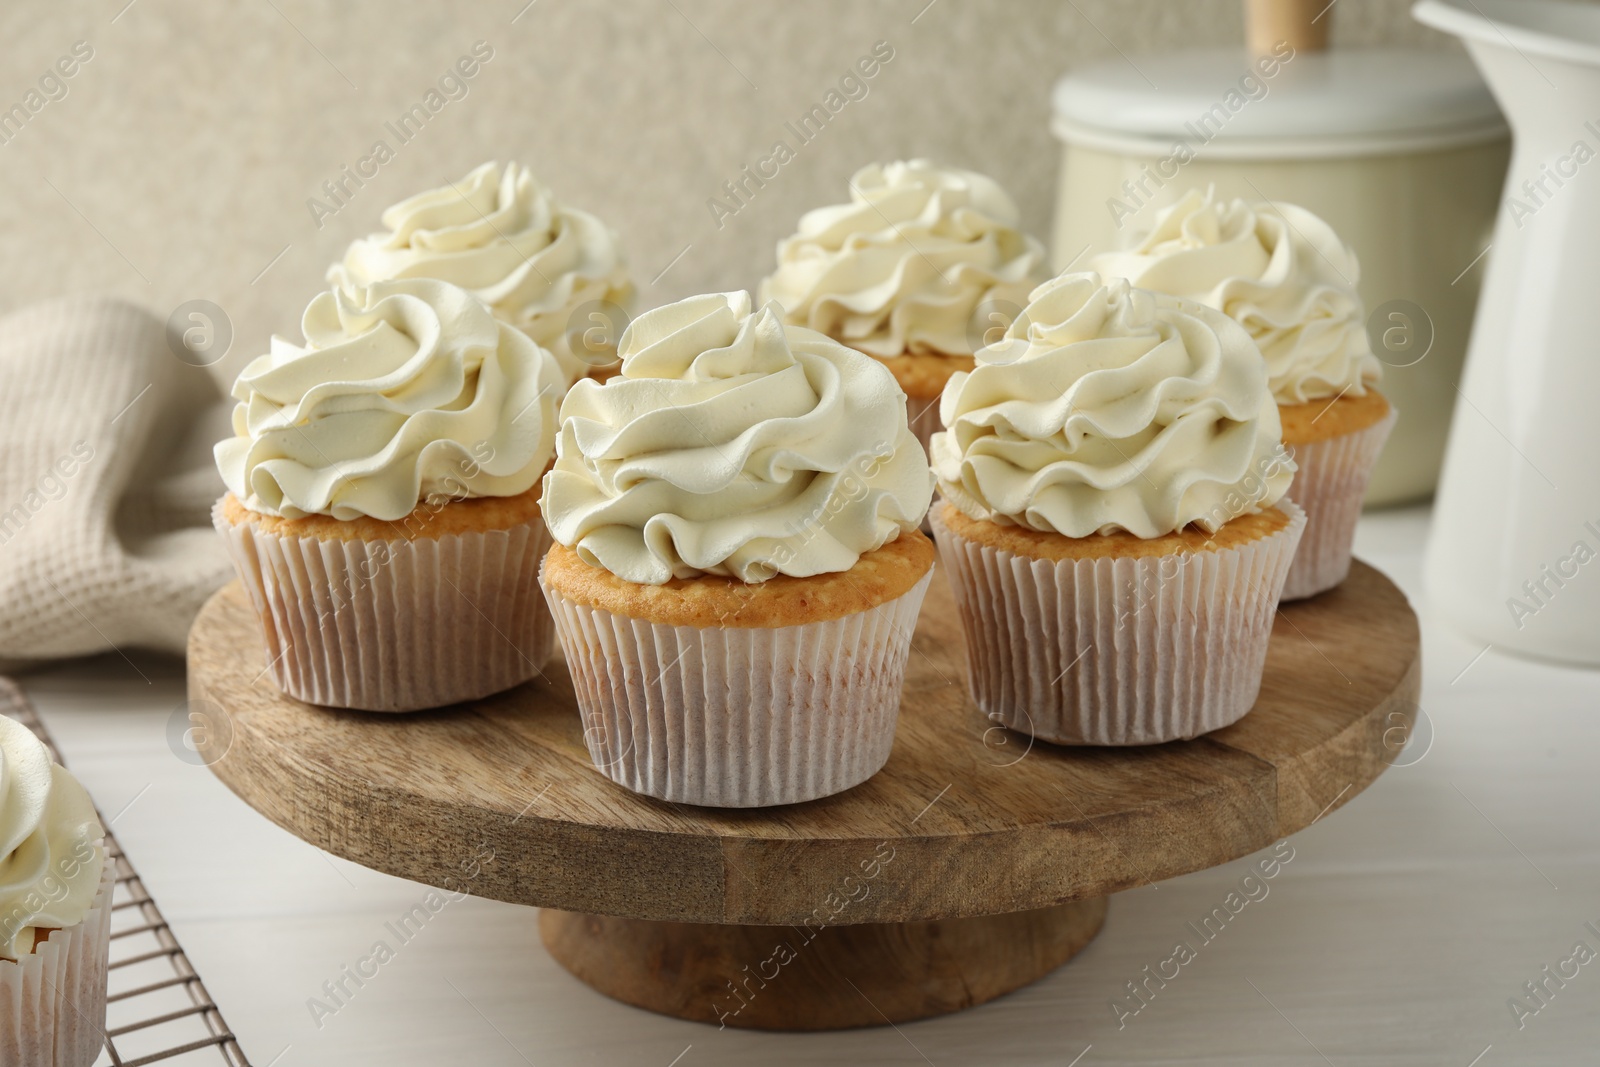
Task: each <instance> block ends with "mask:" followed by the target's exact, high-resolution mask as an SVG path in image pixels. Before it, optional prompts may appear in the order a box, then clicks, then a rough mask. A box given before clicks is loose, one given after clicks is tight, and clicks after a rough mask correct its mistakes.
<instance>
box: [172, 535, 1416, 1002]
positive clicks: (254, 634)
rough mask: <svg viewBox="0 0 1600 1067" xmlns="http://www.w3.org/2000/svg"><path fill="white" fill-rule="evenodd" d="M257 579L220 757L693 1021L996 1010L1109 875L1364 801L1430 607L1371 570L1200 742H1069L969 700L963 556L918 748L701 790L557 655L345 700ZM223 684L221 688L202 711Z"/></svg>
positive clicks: (927, 618) (320, 818) (1164, 873)
mask: <svg viewBox="0 0 1600 1067" xmlns="http://www.w3.org/2000/svg"><path fill="white" fill-rule="evenodd" d="M262 648H263V646H262V642H261V636H260V633H259V630H258V628H257V624H256V621H255V618H254V617H253V615H252V614H251V612H250V609H249V607H248V606H247V604H246V601H245V597H244V594H243V592H242V591H241V589H240V587H239V586H238V585H237V584H234V585H230V586H228V587H227V588H225V589H223V590H222V591H221V592H219V593H217V595H216V596H214V597H213V598H212V599H211V601H210V603H209V604H207V605H206V607H205V609H204V610H203V611H202V612H201V614H200V616H199V619H198V620H197V621H196V623H195V626H194V630H193V633H192V634H191V636H190V639H189V689H190V697H191V700H193V701H209V702H211V703H212V704H214V705H216V706H217V707H218V708H220V709H221V711H222V712H223V713H225V714H222V715H220V716H218V719H217V725H216V727H214V728H213V729H211V730H208V731H206V732H205V740H204V744H203V745H202V752H203V754H204V755H205V756H206V757H207V759H208V760H209V761H210V762H211V765H212V769H213V770H214V771H215V772H216V774H217V775H218V776H219V777H220V778H221V779H222V780H223V781H224V782H226V783H227V784H228V786H229V787H230V788H232V789H233V791H234V792H236V793H237V794H239V796H240V797H242V798H244V800H245V801H246V802H247V803H249V804H250V805H252V806H253V807H255V808H256V809H257V810H258V811H260V812H262V813H263V814H264V815H266V816H267V817H268V818H270V819H272V820H273V821H274V822H276V823H277V824H278V825H280V826H282V827H284V828H286V829H288V830H290V831H291V832H293V833H295V834H297V835H299V836H300V837H302V838H304V839H305V840H307V841H309V842H311V843H312V844H315V845H317V846H318V847H320V848H324V849H326V850H328V851H330V852H333V853H336V854H338V855H341V856H345V857H347V858H349V859H351V860H354V861H355V862H357V863H361V864H364V865H366V866H368V867H373V868H376V869H378V870H382V871H388V872H390V873H392V874H396V875H400V876H402V877H405V878H411V879H415V880H417V881H420V882H426V883H428V884H431V885H436V886H443V887H445V888H447V889H451V890H456V891H461V892H468V893H472V894H474V895H478V896H484V897H493V898H496V899H499V900H507V901H513V902H516V903H519V904H533V905H538V906H540V907H542V908H545V909H547V910H545V911H544V912H542V913H541V915H540V931H541V933H542V934H543V937H544V942H545V945H546V947H547V948H548V949H549V951H550V954H551V955H552V956H554V957H555V958H556V959H557V960H558V961H560V963H561V964H562V965H563V966H565V967H566V968H567V969H568V970H569V971H571V972H572V973H573V974H574V975H576V976H577V977H579V978H580V979H582V980H583V981H585V982H587V983H589V984H590V985H591V986H593V987H595V988H596V989H598V990H600V991H601V992H603V993H606V994H608V995H610V996H612V997H615V998H617V999H618V1000H622V1001H626V1002H627V1003H629V1004H635V1005H638V1006H640V1007H643V1008H649V1009H651V1010H653V1011H658V1012H664V1013H666V1014H668V1015H675V1016H679V1017H682V1018H686V1019H697V1020H703V1021H706V1022H719V1021H720V1022H723V1023H726V1024H728V1025H732V1026H749V1027H762V1028H771V1029H795V1030H814V1029H833V1028H840V1027H850V1026H870V1025H877V1024H881V1023H885V1022H888V1021H891V1020H893V1021H896V1022H899V1021H902V1020H907V1019H916V1018H921V1017H924V1016H929V1015H937V1014H940V1013H943V1012H951V1011H958V1010H960V1009H962V1008H967V1007H971V1006H972V1005H974V1004H981V1003H983V1002H984V1001H986V1000H990V999H992V998H994V997H997V996H1000V995H1001V994H1003V993H1007V992H1009V991H1011V990H1013V989H1016V988H1018V987H1020V986H1022V985H1025V984H1027V983H1029V982H1032V981H1034V980H1035V979H1037V978H1039V977H1041V976H1043V975H1044V974H1046V973H1048V972H1049V971H1050V970H1052V969H1053V968H1055V967H1057V966H1059V965H1060V964H1062V963H1063V962H1065V961H1066V960H1068V959H1070V958H1071V957H1072V956H1073V955H1074V954H1075V953H1077V952H1078V951H1079V950H1080V949H1082V948H1083V947H1084V945H1085V944H1087V943H1088V941H1089V940H1090V939H1091V938H1093V937H1094V935H1095V933H1096V932H1097V931H1098V930H1099V929H1100V925H1101V923H1102V922H1103V921H1104V918H1105V913H1106V897H1107V895H1108V894H1111V893H1115V892H1117V891H1119V890H1123V889H1128V888H1131V887H1134V886H1140V885H1144V884H1146V883H1148V882H1154V881H1159V880H1160V879H1163V878H1170V877H1173V876H1175V875H1179V874H1184V873H1187V872H1190V871H1197V870H1201V869H1203V868H1207V867H1211V866H1215V865H1217V864H1220V863H1224V862H1226V861H1228V860H1231V859H1235V858H1237V857H1239V856H1244V855H1246V854H1248V853H1251V852H1254V851H1256V850H1257V849H1260V848H1262V847H1264V846H1266V845H1269V844H1271V843H1273V842H1274V841H1276V840H1278V839H1279V838H1281V837H1283V836H1285V835H1287V834H1290V833H1293V832H1294V831H1296V830H1299V829H1301V828H1302V827H1304V826H1306V825H1308V824H1309V823H1311V822H1313V821H1315V820H1316V819H1318V818H1319V817H1321V816H1322V815H1323V814H1325V813H1326V812H1327V811H1329V810H1331V809H1333V808H1336V807H1338V806H1339V805H1341V804H1343V803H1345V802H1346V801H1348V800H1349V799H1350V798H1351V797H1353V796H1354V795H1355V794H1356V793H1358V792H1359V791H1360V790H1361V789H1362V788H1363V787H1364V786H1366V785H1367V784H1368V783H1369V782H1371V781H1372V780H1373V779H1374V778H1376V777H1377V776H1378V775H1379V774H1380V773H1381V772H1382V771H1383V769H1384V767H1385V766H1386V765H1387V762H1388V761H1389V760H1392V759H1393V757H1394V755H1395V754H1396V752H1397V750H1398V747H1399V746H1400V745H1403V743H1404V740H1405V737H1406V735H1407V731H1408V730H1409V727H1410V725H1411V722H1412V717H1413V715H1414V713H1415V710H1416V704H1415V701H1416V697H1417V691H1418V686H1419V678H1420V666H1419V643H1418V633H1417V622H1416V617H1415V615H1414V614H1413V613H1412V611H1411V609H1410V607H1409V606H1408V605H1407V603H1406V600H1405V597H1404V596H1403V595H1402V594H1401V593H1400V591H1399V590H1398V589H1396V588H1395V587H1394V585H1393V584H1391V583H1390V582H1389V580H1388V579H1387V578H1385V577H1383V575H1381V574H1379V573H1378V572H1377V571H1375V570H1373V569H1372V568H1370V567H1368V566H1366V565H1364V564H1362V563H1359V562H1358V563H1356V564H1355V568H1354V570H1353V571H1352V572H1351V575H1350V578H1349V580H1348V581H1346V582H1345V584H1344V585H1343V586H1341V587H1340V588H1338V589H1336V590H1334V591H1333V592H1330V593H1327V594H1324V595H1323V596H1320V597H1317V598H1314V599H1312V600H1310V601H1306V602H1302V603H1298V604H1292V605H1288V606H1286V607H1285V608H1284V609H1283V610H1282V612H1281V613H1280V615H1279V617H1278V619H1277V623H1276V625H1275V627H1274V630H1273V634H1272V647H1271V651H1270V653H1269V655H1268V658H1267V669H1266V677H1265V679H1264V681H1263V683H1262V686H1261V697H1260V700H1259V701H1258V702H1257V704H1256V706H1255V708H1254V710H1253V711H1252V712H1251V713H1250V714H1249V715H1248V716H1246V717H1245V718H1244V719H1243V720H1242V721H1241V722H1239V723H1237V724H1236V725H1234V726H1231V727H1228V728H1227V729H1224V730H1219V731H1217V732H1216V733H1213V734H1210V735H1207V736H1206V737H1202V738H1199V739H1197V740H1195V741H1190V742H1183V743H1175V744H1168V745H1159V746H1155V747H1150V748H1138V749H1104V748H1101V749H1094V748H1064V747H1058V746H1054V745H1049V744H1045V743H1043V742H1030V739H1029V738H1027V737H1025V736H1022V735H1019V734H1014V733H1010V732H1007V731H1004V730H1002V729H1000V728H998V727H995V726H993V725H992V724H990V723H989V722H988V721H987V720H986V719H984V718H983V716H982V715H981V714H980V713H979V712H978V711H977V710H976V709H975V708H974V707H973V706H972V704H971V703H970V702H969V701H968V699H967V694H966V685H965V666H964V660H963V649H962V637H961V629H960V624H959V622H958V621H957V618H956V612H955V607H954V603H953V601H952V598H951V595H950V591H949V588H948V586H947V585H946V583H945V581H944V578H943V575H942V574H941V575H937V576H935V578H934V581H933V584H932V587H931V590H930V592H929V594H928V599H927V605H926V607H925V608H924V609H923V612H922V617H921V621H920V622H919V624H918V627H917V633H916V638H915V641H914V645H913V651H912V653H911V659H910V667H909V670H908V673H907V678H906V687H905V698H904V701H903V705H902V710H901V716H900V726H899V732H898V734H897V735H896V739H895V745H894V753H893V755H892V756H891V758H890V759H889V763H888V765H887V766H885V767H884V769H883V770H882V771H881V772H880V773H879V774H878V775H877V776H876V777H874V778H872V779H871V780H870V781H868V782H866V783H865V784H863V785H861V786H858V787H856V788H855V789H852V790H850V791H848V792H846V793H843V794H840V795H838V796H834V797H829V798H827V799H824V800H818V801H813V802H811V803H807V804H799V805H794V806H790V807H782V808H765V809H755V810H747V811H726V810H715V809H709V808H689V807H683V806H678V805H673V804H669V803H665V802H661V801H657V800H652V799H650V798H648V797H643V796H638V795H635V794H633V793H629V792H628V791H626V790H624V789H623V788H622V787H620V786H618V785H615V784H613V783H612V782H611V781H610V780H609V779H607V778H605V777H604V776H602V775H601V774H600V773H599V772H597V771H596V770H595V769H594V767H593V766H592V764H591V762H590V758H589V753H588V751H587V749H586V748H585V746H584V739H583V731H582V728H581V726H580V724H579V718H578V713H577V709H576V705H575V703H574V700H573V693H572V685H571V683H570V681H569V680H568V677H567V673H566V670H565V668H564V666H563V665H562V663H561V662H560V660H559V659H558V660H556V661H555V662H553V663H551V664H550V665H549V666H548V667H546V668H545V671H544V678H543V679H542V680H538V679H536V680H535V681H533V682H531V683H529V684H527V685H524V686H522V687H520V688H518V689H514V690H512V691H510V692H507V693H502V694H500V695H498V696H494V697H490V698H488V699H485V700H479V701H476V702H473V703H471V704H466V705H462V706H460V707H456V708H452V709H449V710H445V711H438V712H422V713H415V714H410V715H379V714H369V713H363V712H349V711H334V710H329V709H325V708H318V707H312V706H308V705H305V704H301V703H298V702H296V701H294V700H292V699H290V698H288V697H285V696H284V695H283V694H281V693H280V692H279V691H278V690H277V689H276V688H275V686H274V685H273V683H272V681H271V680H270V678H269V677H268V676H267V675H266V674H265V672H264V671H263V670H262V667H263V664H264V656H263V652H262ZM201 707H205V705H201Z"/></svg>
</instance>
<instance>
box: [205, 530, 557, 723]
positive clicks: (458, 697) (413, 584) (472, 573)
mask: <svg viewBox="0 0 1600 1067" xmlns="http://www.w3.org/2000/svg"><path fill="white" fill-rule="evenodd" d="M212 518H213V521H214V522H215V525H216V527H217V529H218V530H219V531H221V533H222V535H223V540H224V541H225V542H226V543H227V546H228V553H229V555H231V556H232V557H233V562H234V566H235V568H236V569H237V570H238V572H239V578H240V580H241V581H242V582H243V584H244V587H245V591H246V592H247V593H248V594H249V596H250V602H251V604H252V605H254V607H255V610H256V613H257V614H258V615H259V616H260V618H261V629H262V633H263V636H264V637H265V639H266V652H267V662H268V669H269V670H270V671H271V673H272V677H273V680H274V681H276V682H277V684H278V688H280V689H282V690H283V691H284V692H285V693H287V694H288V695H290V696H292V697H294V698H295V699H296V700H303V701H305V702H306V703H309V704H322V705H325V706H328V707H337V708H359V709H361V710H364V711H415V710H417V709H420V708H437V707H443V706H445V705H447V704H454V703H457V702H459V701H463V700H472V699H476V698H477V697H482V696H488V695H489V694H490V693H498V692H500V691H501V690H503V689H509V688H511V687H512V686H514V685H520V684H521V683H523V682H525V681H527V680H528V679H529V678H532V677H533V676H534V675H536V674H538V673H539V672H540V670H541V668H543V667H544V665H545V663H546V662H548V661H549V659H550V655H551V653H552V652H553V651H554V648H555V629H554V625H553V623H552V622H551V619H550V612H549V610H548V609H547V608H546V607H545V603H544V597H542V596H541V595H540V594H539V587H538V576H539V563H540V561H541V560H543V559H544V554H545V552H546V551H548V550H549V548H550V544H551V539H550V533H549V531H548V530H546V529H545V525H544V522H543V520H542V519H538V518H536V519H534V520H532V521H531V522H525V523H520V524H518V525H516V526H513V527H511V528H509V529H504V530H483V531H477V532H472V533H465V534H450V535H448V536H445V537H438V538H430V537H418V538H416V539H414V540H411V541H403V540H395V541H336V540H326V541H325V540H321V539H319V538H315V537H280V536H277V535H274V534H271V533H267V532H265V531H263V530H261V529H259V528H257V527H255V526H253V525H252V524H250V523H241V524H239V525H234V524H232V523H230V522H228V521H227V519H226V518H225V517H224V516H223V513H222V506H221V504H218V505H217V507H216V508H215V509H214V510H213V512H212Z"/></svg>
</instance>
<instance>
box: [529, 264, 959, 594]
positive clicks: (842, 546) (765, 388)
mask: <svg viewBox="0 0 1600 1067" xmlns="http://www.w3.org/2000/svg"><path fill="white" fill-rule="evenodd" d="M621 352H622V357H623V359H622V373H621V374H620V375H619V376H618V377H616V378H613V379H611V380H610V381H609V382H607V383H606V384H605V385H603V386H602V385H600V384H599V383H597V382H594V381H581V382H578V383H577V384H576V385H574V386H573V387H572V390H571V392H569V393H568V394H567V398H566V400H565V401H564V402H563V404H562V407H561V436H560V441H559V443H558V447H557V459H556V465H555V467H554V469H552V470H551V472H550V473H549V474H548V475H547V476H546V477H545V483H544V497H543V499H542V502H541V503H542V508H543V512H544V516H545V521H546V523H547V524H548V525H549V527H550V531H551V533H552V534H553V535H554V536H555V539H556V540H557V541H560V542H561V543H562V544H564V545H567V546H569V547H572V548H573V549H575V550H576V551H577V552H578V554H579V555H580V556H581V557H582V558H583V559H584V560H586V561H587V562H589V563H591V564H593V565H595V566H599V567H603V568H604V569H606V570H608V571H610V572H611V573H613V574H615V575H617V576H618V577H620V578H624V579H626V580H628V581H630V582H636V583H640V584H649V585H659V584H661V583H663V582H666V581H668V580H670V579H672V578H690V577H694V576H696V575H701V574H716V575H724V576H730V577H735V578H738V579H740V580H742V581H745V582H762V581H766V580H767V579H768V578H771V577H773V576H774V575H776V574H789V575H794V576H797V577H805V576H808V575H813V574H822V573H826V572H833V571H844V570H849V569H850V568H851V567H852V566H854V565H855V563H856V561H857V560H858V559H859V558H860V557H861V556H862V555H863V554H865V553H867V552H871V551H873V550H874V549H877V548H879V547H881V546H883V545H884V544H886V543H887V542H889V541H892V540H893V539H894V538H896V537H898V536H899V535H900V533H901V532H902V531H906V530H914V529H916V528H917V526H918V524H919V523H920V522H921V521H922V516H923V515H924V513H926V511H927V509H928V503H929V500H930V498H931V496H932V493H933V477H932V475H931V474H930V472H929V470H928V463H927V459H926V457H925V456H924V455H923V452H922V447H921V446H920V445H919V444H918V443H917V440H916V438H915V437H914V436H912V433H911V430H910V428H909V427H908V426H907V424H906V408H905V394H904V393H902V392H901V391H900V387H899V386H898V385H897V384H896V383H895V380H894V377H893V376H892V375H891V374H890V373H889V371H888V369H887V368H886V367H884V366H883V365H882V364H881V363H879V362H877V361H876V360H873V359H870V358H868V357H866V356H863V355H861V354H860V353H857V352H854V351H851V350H850V349H848V348H846V347H845V346H843V345H841V344H839V343H838V342H836V341H832V340H830V339H829V338H827V337H824V336H822V335H821V334H819V333H815V332H813V331H811V330H807V329H802V328H799V327H795V326H785V325H784V324H783V323H782V321H780V318H779V309H778V308H777V307H776V306H775V305H768V306H766V307H763V308H761V309H759V310H756V311H754V312H752V310H751V302H750V297H749V294H747V293H743V292H739V293H717V294H708V295H705V296H697V297H691V298H689V299H688V300H683V301H680V302H678V303H676V304H669V305H667V306H665V307H661V308H657V309H655V310H654V311H650V312H647V313H646V314H644V315H641V316H639V318H638V319H636V320H635V321H634V322H633V324H632V325H630V326H629V327H628V330H627V332H626V333H625V334H623V336H622V344H621Z"/></svg>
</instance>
